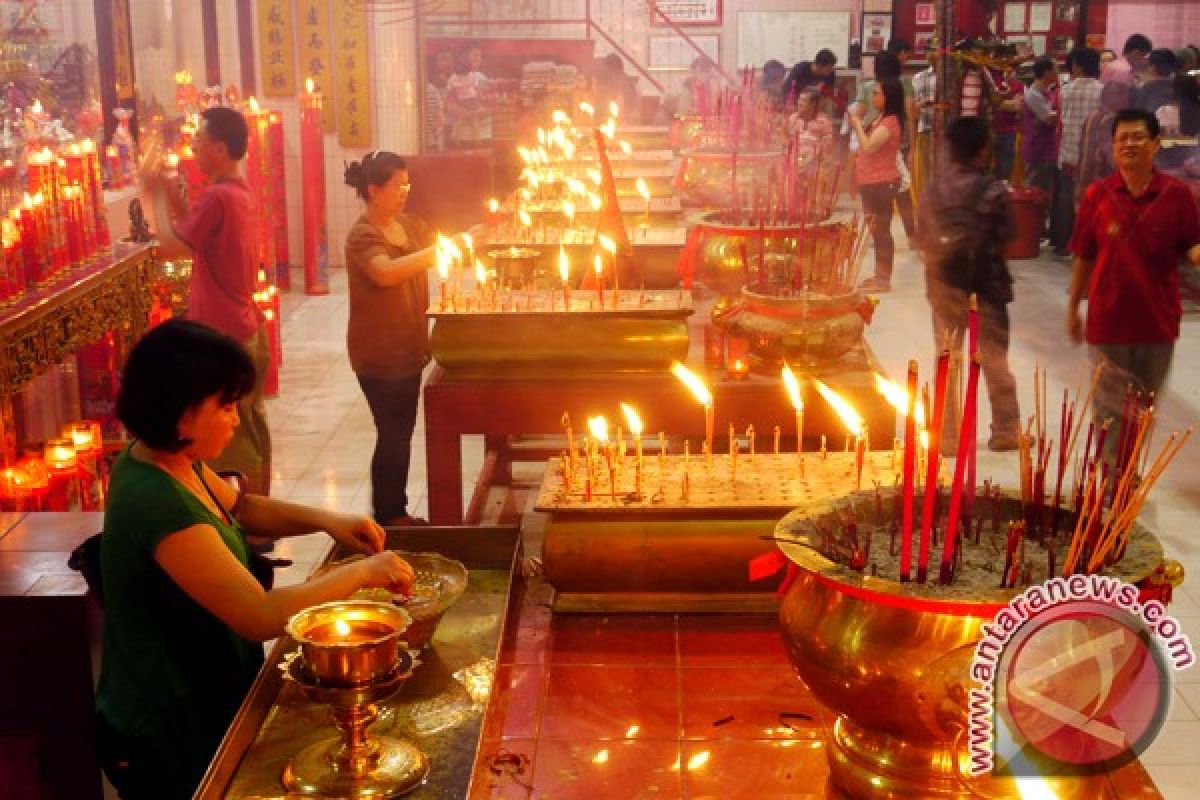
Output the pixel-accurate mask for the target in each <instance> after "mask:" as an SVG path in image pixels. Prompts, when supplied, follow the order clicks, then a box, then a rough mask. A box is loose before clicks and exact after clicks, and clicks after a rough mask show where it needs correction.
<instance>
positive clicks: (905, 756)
mask: <svg viewBox="0 0 1200 800" xmlns="http://www.w3.org/2000/svg"><path fill="white" fill-rule="evenodd" d="M872 502H873V501H872V500H868V501H866V502H864V503H863V505H864V506H869V505H872ZM884 505H886V506H887V507H888V508H891V506H892V502H891V500H890V498H888V499H886V500H885V502H884ZM833 513H839V512H826V513H825V514H824V515H814V516H812V517H806V516H805V515H804V514H802V513H801V512H798V511H794V512H791V513H790V514H789V515H788V516H786V517H785V518H784V519H783V520H782V521H780V523H779V525H778V526H777V528H776V534H777V536H778V537H780V538H785V539H787V540H790V541H789V543H785V544H780V549H781V550H782V551H783V552H784V554H785V555H786V556H787V557H788V559H790V560H791V562H792V563H793V564H794V565H795V566H796V567H797V568H798V569H797V572H796V574H795V578H794V581H793V582H792V583H791V585H790V586H789V588H788V590H787V592H786V594H785V596H784V598H783V602H782V605H781V607H780V622H781V625H782V629H783V636H784V639H785V642H786V645H787V650H788V654H789V657H790V659H791V661H792V663H793V665H794V666H795V668H796V671H797V673H798V674H799V675H800V677H801V679H803V681H804V683H805V684H806V685H807V686H808V687H809V689H811V690H812V692H813V693H814V694H815V695H816V697H817V698H818V699H819V700H820V701H821V702H822V703H823V704H824V705H825V706H826V707H827V708H829V709H830V710H831V711H832V712H833V713H834V714H835V715H837V721H836V723H835V724H834V726H833V728H832V731H831V734H830V741H829V746H828V748H827V752H828V759H829V768H830V778H831V781H832V783H833V785H834V786H836V787H837V788H838V789H839V790H840V791H841V792H843V793H844V795H845V796H847V797H848V798H852V799H853V800H868V798H870V799H871V800H875V799H876V798H883V799H884V800H893V799H894V800H899V799H900V798H923V799H925V800H969V799H970V798H977V797H985V798H1006V799H1011V800H1019V799H1020V798H1021V797H1022V796H1023V795H1022V794H1021V793H1020V788H1019V787H1018V785H1017V783H1016V781H1015V780H1014V779H1013V778H1011V777H1004V776H1002V777H994V776H990V775H989V776H985V777H982V778H968V777H967V776H966V775H965V770H966V766H965V762H966V761H967V760H968V756H967V754H966V752H965V746H966V745H965V743H964V742H963V741H962V739H963V738H964V737H965V734H964V733H963V731H964V730H965V726H966V723H967V703H968V690H969V688H970V687H971V686H972V680H971V677H970V668H971V661H972V658H973V656H974V653H975V647H976V645H977V643H978V642H979V641H980V639H981V638H982V636H983V634H982V632H981V628H982V626H983V625H984V624H986V623H989V622H991V621H992V620H993V618H994V617H995V615H996V614H997V613H998V612H999V610H1000V609H1001V608H1003V607H1004V604H1005V603H1007V602H1008V600H1009V599H1011V597H1012V596H1015V595H1016V594H1018V593H1019V590H1012V589H998V588H995V585H994V584H993V585H992V586H988V587H978V588H972V587H958V586H955V587H954V590H955V592H954V594H952V595H950V596H949V598H948V599H947V598H946V597H945V596H943V598H942V599H932V598H931V597H930V595H929V594H928V593H926V591H925V590H926V587H927V586H930V587H931V586H932V584H914V583H911V582H910V583H899V582H897V581H894V580H890V579H886V578H883V577H874V576H872V575H870V574H866V573H862V572H854V571H852V570H850V569H849V568H848V567H846V566H844V565H841V564H838V563H835V562H833V561H831V560H830V559H828V558H826V557H825V556H824V555H822V554H821V553H820V552H819V551H818V549H817V546H818V539H817V536H816V535H814V534H812V533H809V532H808V531H811V530H812V528H809V527H808V520H809V519H815V520H817V521H818V522H821V523H822V524H831V525H832V524H833V517H831V516H829V515H830V514H833ZM859 520H860V523H861V521H862V520H863V517H862V516H860V517H859ZM1139 528H1140V526H1139ZM1139 537H1140V538H1141V539H1142V542H1143V545H1144V546H1143V552H1144V557H1143V558H1140V559H1138V560H1137V565H1136V566H1135V567H1131V568H1132V569H1134V570H1135V571H1136V574H1121V572H1120V570H1110V571H1109V574H1116V575H1117V576H1118V577H1120V578H1121V579H1122V580H1125V581H1128V582H1130V583H1136V582H1137V581H1138V580H1140V579H1142V578H1144V577H1146V575H1145V574H1143V572H1144V571H1145V570H1144V568H1145V567H1146V565H1147V564H1150V563H1154V562H1157V563H1162V550H1161V546H1159V545H1158V542H1157V539H1156V538H1155V537H1154V536H1153V534H1152V533H1150V532H1149V531H1147V530H1145V529H1144V528H1141V530H1140V531H1136V532H1135V538H1139ZM792 542H797V543H792ZM884 550H885V552H884V554H883V555H884V557H885V558H886V557H887V553H886V544H885V545H884ZM914 566H915V564H914ZM1150 570H1151V571H1153V567H1151V568H1150ZM883 571H884V570H883V569H882V568H881V570H880V572H881V573H882V572H883ZM893 571H894V566H893ZM960 589H961V591H960ZM1044 780H1045V783H1046V785H1047V786H1048V787H1049V788H1050V789H1051V790H1052V791H1053V792H1054V793H1055V794H1054V796H1056V797H1058V798H1060V799H1061V800H1066V798H1080V799H1081V800H1083V798H1087V800H1100V798H1109V797H1111V796H1112V795H1111V790H1110V789H1108V788H1106V787H1107V784H1106V783H1105V782H1104V780H1103V778H1102V777H1101V778H1092V779H1089V778H1086V777H1049V778H1045V779H1044ZM1039 796H1040V795H1039Z"/></svg>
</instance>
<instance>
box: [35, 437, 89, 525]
mask: <svg viewBox="0 0 1200 800" xmlns="http://www.w3.org/2000/svg"><path fill="white" fill-rule="evenodd" d="M42 459H43V461H44V462H45V464H46V469H47V471H48V472H49V474H50V497H49V500H48V509H49V510H50V511H79V510H81V509H82V506H81V503H80V498H79V462H78V458H77V455H76V453H75V444H74V442H72V441H71V440H70V439H62V438H60V439H49V440H47V441H46V444H45V445H44V447H43V451H42Z"/></svg>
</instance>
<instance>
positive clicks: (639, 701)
mask: <svg viewBox="0 0 1200 800" xmlns="http://www.w3.org/2000/svg"><path fill="white" fill-rule="evenodd" d="M634 726H637V727H636V728H635V727H634ZM631 732H632V733H633V734H634V735H636V736H637V737H638V738H640V739H672V740H677V739H678V738H679V734H680V723H679V684H678V676H677V673H676V670H675V669H674V668H670V669H668V668H660V667H648V668H645V669H636V668H632V667H584V666H557V665H556V666H553V667H551V668H550V681H549V683H548V686H547V691H546V700H545V704H544V706H543V708H542V726H541V738H542V739H559V740H570V741H579V740H583V739H621V738H625V737H626V736H628V735H630V733H631Z"/></svg>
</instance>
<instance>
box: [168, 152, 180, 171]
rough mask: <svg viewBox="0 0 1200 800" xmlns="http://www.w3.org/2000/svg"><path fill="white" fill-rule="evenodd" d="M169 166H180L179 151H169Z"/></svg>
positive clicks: (172, 167)
mask: <svg viewBox="0 0 1200 800" xmlns="http://www.w3.org/2000/svg"><path fill="white" fill-rule="evenodd" d="M167 166H168V167H170V168H171V169H175V168H176V167H178V166H179V154H178V153H167Z"/></svg>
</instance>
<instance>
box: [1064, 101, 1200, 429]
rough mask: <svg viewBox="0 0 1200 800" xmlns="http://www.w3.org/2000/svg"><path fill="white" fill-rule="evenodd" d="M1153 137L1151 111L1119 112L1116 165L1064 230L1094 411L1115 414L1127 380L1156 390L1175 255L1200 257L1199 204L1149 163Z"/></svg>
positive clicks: (1073, 309)
mask: <svg viewBox="0 0 1200 800" xmlns="http://www.w3.org/2000/svg"><path fill="white" fill-rule="evenodd" d="M1159 144H1160V142H1159V125H1158V120H1157V119H1156V118H1155V116H1154V115H1153V114H1151V113H1149V112H1147V111H1143V110H1141V109H1125V110H1123V111H1119V112H1117V116H1116V119H1115V120H1114V121H1113V161H1114V163H1115V164H1116V166H1117V172H1116V173H1114V174H1113V175H1111V176H1110V177H1108V178H1105V179H1104V180H1100V181H1096V182H1095V183H1093V184H1092V185H1091V186H1090V187H1089V188H1088V190H1087V193H1086V194H1085V195H1084V197H1083V201H1082V202H1081V203H1080V205H1079V212H1078V215H1077V217H1076V221H1075V233H1074V236H1073V237H1072V239H1071V251H1072V252H1073V253H1074V254H1075V265H1074V269H1073V271H1072V273H1071V290H1070V296H1069V299H1068V300H1067V334H1068V336H1070V338H1071V341H1072V342H1074V343H1075V344H1079V343H1080V342H1082V341H1084V340H1085V339H1086V340H1087V343H1088V355H1089V357H1090V358H1091V360H1092V362H1093V364H1103V365H1104V370H1103V372H1102V377H1101V380H1100V385H1099V387H1098V388H1097V392H1096V400H1095V408H1094V413H1095V415H1096V416H1097V417H1098V418H1100V419H1104V418H1106V417H1111V418H1114V419H1115V418H1118V417H1119V416H1120V414H1121V409H1122V402H1123V398H1124V395H1125V387H1126V386H1127V385H1128V384H1129V383H1132V384H1134V386H1135V388H1137V389H1139V390H1141V391H1143V392H1155V393H1157V392H1158V391H1159V390H1160V389H1161V388H1162V386H1163V384H1164V383H1165V382H1166V378H1167V373H1168V372H1169V371H1170V368H1171V356H1172V353H1173V352H1174V349H1175V340H1176V339H1178V338H1179V320H1180V318H1181V317H1182V316H1183V308H1182V304H1181V301H1180V295H1179V277H1180V276H1179V267H1180V261H1181V260H1183V259H1184V258H1186V259H1187V260H1188V261H1190V262H1191V264H1192V265H1193V266H1200V213H1198V212H1197V209H1196V202H1195V200H1193V198H1192V194H1191V192H1190V191H1189V190H1188V187H1187V186H1186V185H1185V184H1184V183H1182V182H1181V181H1179V180H1176V179H1175V178H1172V177H1170V176H1167V175H1164V174H1162V173H1161V172H1159V171H1158V170H1156V169H1155V168H1154V156H1155V154H1156V153H1157V152H1158V148H1159ZM1085 296H1086V297H1087V301H1088V309H1087V323H1086V325H1085V324H1084V322H1083V319H1082V317H1081V316H1080V312H1079V304H1080V302H1081V301H1082V300H1083V299H1084V297H1085Z"/></svg>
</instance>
